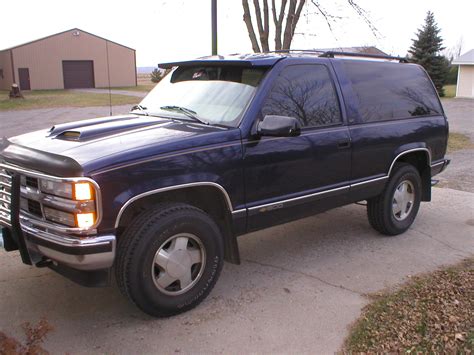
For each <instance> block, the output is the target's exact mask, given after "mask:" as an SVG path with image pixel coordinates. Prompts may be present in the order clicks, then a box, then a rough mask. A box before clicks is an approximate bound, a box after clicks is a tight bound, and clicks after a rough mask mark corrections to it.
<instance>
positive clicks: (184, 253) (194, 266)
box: [151, 233, 206, 296]
mask: <svg viewBox="0 0 474 355" xmlns="http://www.w3.org/2000/svg"><path fill="white" fill-rule="evenodd" d="M205 266H206V250H205V249H204V246H203V244H202V242H201V240H200V239H199V238H198V237H197V236H195V235H194V234H190V233H180V234H176V235H174V236H172V237H170V238H168V239H167V240H166V241H165V242H164V243H163V244H162V245H161V246H160V248H159V249H158V251H157V252H156V254H155V257H154V259H153V265H152V268H151V275H152V278H153V282H154V283H155V286H156V287H157V288H158V290H160V291H161V292H162V293H164V294H167V295H170V296H177V295H181V294H183V293H185V292H187V291H188V290H189V289H191V288H192V287H193V286H194V285H195V284H196V283H197V282H198V281H199V279H200V278H201V276H202V274H203V271H204V267H205Z"/></svg>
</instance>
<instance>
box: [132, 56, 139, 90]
mask: <svg viewBox="0 0 474 355" xmlns="http://www.w3.org/2000/svg"><path fill="white" fill-rule="evenodd" d="M133 63H134V64H135V86H138V78H137V51H135V50H134V51H133Z"/></svg>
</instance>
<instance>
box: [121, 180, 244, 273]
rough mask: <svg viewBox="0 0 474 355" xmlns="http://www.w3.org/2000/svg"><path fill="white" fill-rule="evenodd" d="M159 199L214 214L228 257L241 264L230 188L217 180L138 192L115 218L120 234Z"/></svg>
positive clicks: (226, 256)
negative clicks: (233, 229) (233, 228)
mask: <svg viewBox="0 0 474 355" xmlns="http://www.w3.org/2000/svg"><path fill="white" fill-rule="evenodd" d="M160 202H177V203H178V202H180V203H187V204H189V205H192V206H194V207H197V208H199V209H201V210H203V211H204V212H206V213H207V214H209V215H210V216H211V218H213V219H214V220H215V222H216V223H217V224H218V225H219V228H220V229H221V232H222V236H223V239H224V247H225V260H226V261H228V262H231V263H234V264H240V254H239V249H238V244H237V239H236V236H235V235H234V234H233V233H232V212H233V206H232V201H231V199H230V197H229V194H228V193H227V191H226V190H225V189H224V187H222V186H221V185H219V184H217V183H214V182H195V183H188V184H183V185H176V186H169V187H164V188H159V189H156V190H151V191H147V192H143V193H141V194H138V195H136V196H134V197H132V198H130V199H129V200H128V201H127V202H126V203H125V204H124V205H123V206H122V207H121V209H120V211H119V213H118V215H117V218H116V220H115V228H116V230H117V234H118V235H120V234H121V232H122V231H123V230H124V228H125V227H126V226H127V225H128V223H129V222H130V221H132V220H133V219H134V218H135V217H136V216H137V215H139V214H140V213H141V212H143V211H144V210H146V209H147V208H149V207H151V206H153V205H155V204H157V203H160Z"/></svg>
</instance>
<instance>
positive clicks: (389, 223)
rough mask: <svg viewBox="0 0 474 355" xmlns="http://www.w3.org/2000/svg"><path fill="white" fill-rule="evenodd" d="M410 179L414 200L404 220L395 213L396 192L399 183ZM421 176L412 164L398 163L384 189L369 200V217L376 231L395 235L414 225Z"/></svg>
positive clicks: (418, 201)
mask: <svg viewBox="0 0 474 355" xmlns="http://www.w3.org/2000/svg"><path fill="white" fill-rule="evenodd" d="M404 181H408V182H409V183H408V185H407V186H409V187H410V189H411V188H412V189H413V190H414V191H413V193H414V202H413V204H412V207H411V209H410V210H409V213H408V214H407V215H406V217H405V218H404V219H403V220H399V219H398V216H395V215H394V213H393V204H394V194H395V190H396V189H397V187H399V185H400V184H401V183H402V182H404ZM410 184H411V185H410ZM420 201H421V178H420V174H419V172H418V170H417V169H416V168H415V167H414V166H413V165H411V164H407V163H397V164H395V166H394V168H393V172H392V174H391V176H390V180H389V181H388V183H387V185H386V186H385V189H384V191H383V192H382V193H381V194H380V195H379V196H377V197H374V198H371V199H369V200H367V217H368V219H369V223H370V225H371V226H372V228H374V229H375V230H376V231H378V232H380V233H382V234H385V235H389V236H393V235H398V234H401V233H403V232H405V231H406V230H407V229H408V228H410V226H411V225H412V223H413V221H414V220H415V217H416V215H417V213H418V210H419V208H420Z"/></svg>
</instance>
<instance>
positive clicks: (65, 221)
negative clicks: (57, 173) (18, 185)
mask: <svg viewBox="0 0 474 355" xmlns="http://www.w3.org/2000/svg"><path fill="white" fill-rule="evenodd" d="M38 185H39V186H38V187H39V190H40V191H41V193H42V194H41V195H40V196H41V197H40V198H39V199H38V198H37V197H36V201H37V202H36V203H40V204H42V205H43V216H44V218H45V219H46V220H48V221H51V222H55V223H58V224H62V225H65V226H68V227H74V228H81V229H87V228H90V227H92V226H93V225H94V224H95V223H96V222H97V218H98V215H97V209H96V208H97V206H96V205H97V200H96V197H97V196H96V194H97V192H96V189H95V187H94V185H93V184H92V183H91V182H89V181H78V182H72V181H71V182H59V181H52V180H47V179H39V184H38ZM30 193H31V189H30V190H29V189H28V188H27V187H26V186H25V187H22V197H23V198H22V200H24V201H23V204H22V207H21V208H22V209H23V210H25V211H29V212H30V213H31V210H30V208H29V206H28V199H31V198H32V197H30ZM33 199H34V198H33Z"/></svg>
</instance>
